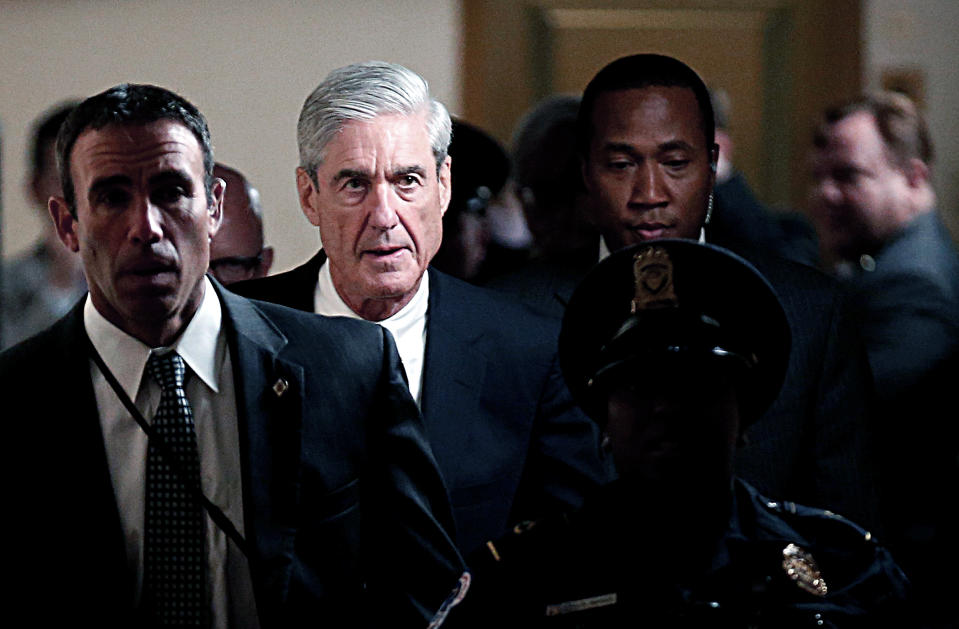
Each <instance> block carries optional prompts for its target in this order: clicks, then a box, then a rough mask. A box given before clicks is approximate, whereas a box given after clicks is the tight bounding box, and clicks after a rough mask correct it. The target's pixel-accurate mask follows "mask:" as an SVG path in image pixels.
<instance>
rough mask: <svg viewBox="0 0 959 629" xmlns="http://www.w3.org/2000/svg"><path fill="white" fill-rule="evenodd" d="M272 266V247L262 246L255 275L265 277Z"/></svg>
mask: <svg viewBox="0 0 959 629" xmlns="http://www.w3.org/2000/svg"><path fill="white" fill-rule="evenodd" d="M271 268H273V247H263V251H261V252H260V265H259V266H258V267H257V269H256V273H257V274H256V277H266V276H267V275H269V274H270V269H271Z"/></svg>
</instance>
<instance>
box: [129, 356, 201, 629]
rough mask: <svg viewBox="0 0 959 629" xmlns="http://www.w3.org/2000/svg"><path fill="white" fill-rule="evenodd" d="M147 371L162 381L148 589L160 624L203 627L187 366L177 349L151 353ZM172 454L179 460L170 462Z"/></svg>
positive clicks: (150, 473) (151, 471)
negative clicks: (161, 444) (186, 380)
mask: <svg viewBox="0 0 959 629" xmlns="http://www.w3.org/2000/svg"><path fill="white" fill-rule="evenodd" d="M146 370H147V373H149V374H150V376H151V377H152V378H153V379H154V380H155V381H156V382H157V383H158V384H159V385H160V389H161V394H160V406H159V407H158V408H157V412H156V416H155V417H154V418H153V429H154V430H155V431H156V434H157V435H158V436H159V441H162V443H163V444H165V447H163V448H161V447H157V445H158V444H156V443H153V440H151V442H150V444H149V450H148V453H147V480H146V513H145V541H144V551H143V554H144V575H145V576H144V592H145V597H146V600H147V601H148V602H149V604H150V605H151V606H152V609H153V613H154V622H155V623H156V625H157V626H159V627H203V626H205V623H206V616H207V609H206V605H205V603H204V598H205V596H204V595H205V591H206V578H205V575H204V573H205V569H206V556H205V544H204V517H203V508H202V507H201V506H200V504H199V501H198V500H197V499H196V498H195V497H194V493H193V490H191V488H190V485H193V486H194V487H195V488H196V489H197V490H198V489H199V488H200V457H199V455H198V453H197V444H196V432H195V431H194V428H193V409H192V408H191V407H190V402H189V401H187V399H186V393H185V392H184V390H183V376H184V373H185V371H186V368H185V366H184V364H183V359H182V358H181V357H180V355H179V354H177V353H176V352H172V351H171V352H166V353H164V354H157V353H153V354H151V355H150V360H149V361H148V362H147V366H146ZM171 454H172V456H174V457H175V458H176V459H177V461H176V463H175V464H172V465H171V462H170V461H169V459H168V457H169V456H170V455H171Z"/></svg>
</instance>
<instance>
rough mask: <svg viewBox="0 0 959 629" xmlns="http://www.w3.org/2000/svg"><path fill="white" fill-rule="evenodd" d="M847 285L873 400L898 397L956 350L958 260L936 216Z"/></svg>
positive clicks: (912, 226) (922, 220) (907, 231)
mask: <svg viewBox="0 0 959 629" xmlns="http://www.w3.org/2000/svg"><path fill="white" fill-rule="evenodd" d="M873 262H874V265H873V266H872V267H871V270H863V269H859V270H857V272H856V273H855V274H854V275H853V277H851V278H850V279H849V280H848V282H847V284H848V285H849V287H850V289H851V292H852V295H853V298H854V300H855V303H856V304H857V305H858V306H859V308H860V309H861V316H862V320H863V339H864V340H865V343H866V351H867V352H868V354H869V362H870V364H871V365H872V371H873V374H874V375H875V378H876V389H877V392H878V395H879V396H880V399H882V400H883V401H887V402H892V401H895V400H897V399H900V398H901V397H902V396H903V395H904V394H907V393H908V392H909V391H910V390H911V389H913V388H914V387H916V386H917V385H919V384H920V383H921V381H922V380H923V378H924V377H926V376H927V375H928V374H929V373H930V372H933V371H935V370H936V369H937V368H939V367H940V366H941V365H943V364H944V363H945V362H946V361H947V360H948V359H949V358H950V357H951V356H952V355H954V354H955V353H956V352H957V351H959V255H957V254H956V248H955V245H954V244H953V242H952V238H951V237H950V236H949V233H948V231H946V228H945V226H944V225H943V224H942V221H941V220H940V219H939V215H938V214H937V213H936V212H928V213H926V214H922V215H920V216H918V217H916V218H915V219H914V220H913V221H911V222H910V223H909V224H908V225H907V226H906V227H905V228H904V229H903V230H902V231H901V232H900V233H899V234H898V235H897V236H896V237H895V238H893V239H892V240H891V241H890V242H888V243H886V244H885V245H884V246H883V248H882V249H881V250H880V251H879V252H877V253H876V254H875V258H874V260H873Z"/></svg>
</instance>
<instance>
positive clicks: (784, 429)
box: [523, 54, 877, 527]
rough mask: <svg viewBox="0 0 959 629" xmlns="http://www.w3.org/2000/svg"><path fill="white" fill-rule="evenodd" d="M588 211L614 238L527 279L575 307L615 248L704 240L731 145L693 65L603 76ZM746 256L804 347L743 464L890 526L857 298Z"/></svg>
mask: <svg viewBox="0 0 959 629" xmlns="http://www.w3.org/2000/svg"><path fill="white" fill-rule="evenodd" d="M577 145H578V151H579V154H580V160H581V163H582V173H583V180H584V184H585V186H586V196H587V205H588V213H589V215H590V216H591V217H592V220H593V222H594V223H595V224H596V226H597V227H598V229H599V231H600V234H601V238H600V239H598V242H597V243H596V245H594V247H593V249H592V252H591V253H592V255H591V256H588V257H579V256H577V257H575V258H573V257H570V261H569V262H560V263H556V264H554V265H553V267H552V268H551V269H548V272H541V273H539V274H538V277H539V278H541V279H543V280H544V281H539V282H535V283H532V284H530V285H529V286H527V287H525V288H524V289H523V292H524V293H525V295H524V296H525V297H526V298H527V299H529V300H530V301H534V302H536V305H537V306H538V307H539V309H540V310H544V311H551V312H553V313H554V314H555V315H556V316H562V313H563V310H564V308H565V305H566V303H567V302H568V301H569V296H570V295H571V294H572V292H573V289H574V288H575V286H576V285H577V284H578V283H579V281H580V280H582V278H583V277H584V276H585V275H586V273H587V271H588V270H589V269H590V268H591V267H592V265H593V264H595V263H596V262H597V261H599V260H600V259H602V258H604V257H606V255H608V253H609V252H610V251H617V250H619V249H621V248H623V247H626V246H628V245H632V244H638V243H641V242H646V241H648V240H653V239H657V238H686V239H691V240H700V239H702V238H704V236H703V227H704V225H706V224H707V223H708V222H709V220H710V213H711V211H712V205H713V200H712V190H713V185H714V183H715V176H716V173H715V169H716V162H717V158H718V147H717V146H716V144H715V140H714V118H713V112H712V106H711V104H710V100H709V93H708V91H707V89H706V86H705V84H704V83H703V81H702V79H700V77H699V76H698V75H697V74H696V72H694V71H693V70H692V69H691V68H690V67H689V66H687V65H686V64H684V63H683V62H681V61H679V60H677V59H674V58H671V57H666V56H662V55H654V54H639V55H632V56H629V57H623V58H621V59H617V60H616V61H613V62H612V63H610V64H609V65H607V66H606V67H605V68H603V69H602V70H600V72H599V73H597V75H596V76H595V77H593V79H592V80H591V81H590V83H589V85H587V87H586V90H585V91H584V93H583V99H582V101H581V103H580V109H579V118H578V121H577ZM737 253H739V254H741V255H743V256H744V257H745V258H747V259H748V260H749V261H750V262H752V263H753V264H754V265H755V266H756V267H757V268H758V269H759V270H760V271H761V272H762V273H763V274H764V275H765V276H766V278H767V279H768V280H769V281H770V282H771V283H772V285H773V288H775V289H776V292H777V294H778V296H779V299H780V300H781V301H782V303H783V306H784V308H785V309H786V315H787V318H788V319H789V325H790V327H791V328H792V337H793V343H794V351H793V352H792V354H791V355H790V359H789V368H788V371H787V375H786V381H785V384H784V386H783V388H782V390H781V392H780V395H779V397H778V399H777V400H776V402H775V403H773V405H772V406H771V407H770V408H769V410H767V411H766V413H765V414H764V415H763V416H762V418H760V419H759V421H757V422H756V423H755V424H753V425H752V426H751V427H750V430H749V431H748V432H747V433H746V437H747V438H748V440H749V442H750V445H749V446H748V447H745V448H742V449H741V450H740V452H739V454H738V458H737V472H738V473H739V474H740V476H742V477H743V478H744V479H746V480H748V481H749V482H751V483H753V484H755V485H756V487H757V488H758V489H759V490H760V491H762V492H763V493H766V494H767V495H774V496H779V497H783V498H786V499H790V500H795V501H797V502H802V503H805V504H809V505H812V506H816V507H820V508H828V509H832V510H834V511H836V512H838V513H841V514H843V515H845V516H847V517H849V518H852V519H854V520H856V521H858V522H860V523H862V524H864V525H866V526H869V527H874V526H876V523H877V514H876V503H875V494H876V488H875V479H874V474H873V472H872V467H871V465H872V461H871V458H870V456H871V454H870V448H869V443H868V440H869V436H870V433H869V427H868V426H867V425H866V417H867V411H868V399H869V393H868V386H869V382H868V376H867V374H868V372H867V371H866V365H865V358H864V356H863V354H862V351H861V347H860V346H859V345H858V344H857V343H858V339H857V337H856V335H855V330H854V329H852V328H851V321H850V320H849V318H848V317H847V316H846V314H845V312H846V308H845V306H844V298H843V296H842V294H841V293H839V292H838V291H837V290H836V287H835V285H834V282H832V281H831V280H830V279H829V278H827V277H826V276H825V275H823V274H822V273H819V272H817V271H816V270H814V269H811V268H808V267H805V266H803V265H800V264H795V263H791V262H789V261H787V260H782V259H779V258H773V257H770V256H769V255H767V254H763V253H761V252H757V251H749V250H746V249H740V250H738V251H737Z"/></svg>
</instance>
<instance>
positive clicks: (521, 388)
mask: <svg viewBox="0 0 959 629" xmlns="http://www.w3.org/2000/svg"><path fill="white" fill-rule="evenodd" d="M450 126H451V122H450V117H449V114H448V113H447V112H446V109H445V107H443V105H442V104H440V103H439V102H438V101H436V100H435V99H433V98H432V97H431V96H430V94H429V90H428V88H427V85H426V81H424V80H423V78H422V77H420V76H419V75H417V74H416V73H414V72H412V71H410V70H409V69H407V68H404V67H403V66H398V65H395V64H389V63H382V62H369V63H363V64H355V65H351V66H347V67H344V68H340V69H338V70H334V71H333V72H332V73H331V74H330V75H329V76H328V77H327V78H326V79H325V80H324V81H323V82H322V83H321V84H320V85H319V86H318V87H317V88H316V90H314V92H313V93H312V94H311V95H310V96H309V97H308V98H307V100H306V103H305V104H304V106H303V109H302V111H301V113H300V120H299V124H298V133H297V135H298V142H299V148H300V167H299V168H298V169H297V187H298V190H299V197H300V205H301V207H302V209H303V212H304V214H305V215H306V217H307V218H308V219H309V220H310V222H311V223H312V224H314V225H316V226H317V227H319V231H320V238H321V240H322V241H323V250H321V251H320V252H319V253H318V254H317V255H316V256H314V257H313V259H312V260H310V261H309V262H307V263H305V264H304V265H302V266H300V267H298V268H296V269H293V270H292V271H290V272H288V273H283V274H280V275H277V276H274V277H268V278H265V279H261V280H254V281H252V282H249V283H240V284H237V285H235V289H236V290H237V291H238V292H239V293H240V294H243V295H247V296H250V297H256V298H259V299H264V300H267V301H275V302H277V303H281V304H284V305H287V306H292V307H294V308H299V309H301V310H306V311H309V312H317V313H320V314H327V315H341V316H347V317H354V318H363V319H367V320H369V321H376V322H379V323H380V324H381V325H383V326H384V327H386V328H387V329H389V330H390V331H391V332H392V333H393V335H394V336H395V337H396V339H397V344H398V346H399V350H400V356H401V357H402V359H403V364H404V367H405V368H406V374H407V376H408V377H409V382H410V390H411V392H412V393H413V396H414V398H416V399H417V400H418V401H419V402H420V406H421V409H422V411H423V416H424V419H425V420H426V425H427V431H428V434H429V439H430V444H431V446H432V448H433V452H434V453H435V455H436V457H437V461H438V462H439V466H440V470H441V471H442V472H443V476H444V478H445V480H446V484H447V486H448V487H449V489H450V498H451V502H452V504H453V513H454V519H455V521H456V540H457V545H458V547H459V548H460V549H461V550H462V551H463V552H464V553H466V552H469V551H471V550H474V549H475V548H477V547H478V546H481V545H482V544H483V543H484V542H486V541H487V540H489V539H495V538H497V537H499V536H500V535H502V534H503V533H504V532H505V531H506V529H507V527H508V526H510V525H512V524H513V523H514V522H516V521H519V520H521V519H526V518H530V517H536V516H538V515H541V514H544V513H547V512H549V511H552V510H556V509H565V508H570V507H575V506H578V504H579V503H580V501H581V499H582V497H583V496H584V495H585V494H586V493H588V492H589V491H590V490H591V489H592V488H594V487H596V486H598V485H600V484H601V483H602V482H604V481H605V480H606V479H607V469H606V466H605V464H604V461H603V460H602V458H601V456H600V452H599V447H598V437H597V435H596V431H595V428H594V427H593V426H591V425H590V422H589V420H588V418H586V417H585V416H584V415H583V414H582V413H581V412H580V411H579V410H578V409H576V408H575V406H574V405H573V404H572V400H571V399H570V397H569V393H568V391H567V390H566V387H565V385H564V383H563V381H562V377H561V375H560V372H559V368H558V366H557V363H556V339H557V334H558V324H557V322H554V321H551V320H549V319H545V318H541V317H538V316H535V315H533V314H532V313H530V312H528V311H527V310H526V309H525V308H523V307H521V306H519V305H517V304H514V303H511V302H510V301H508V300H505V299H503V298H502V297H500V296H498V295H496V294H495V293H491V292H489V291H486V290H483V289H480V288H476V287H473V286H470V285H467V284H465V283H463V282H460V281H458V280H455V279H453V278H451V277H449V276H447V275H445V274H443V273H440V272H437V271H436V270H434V269H431V268H430V269H428V266H429V263H430V260H431V259H432V258H433V256H434V255H435V254H436V251H437V249H438V248H439V245H440V240H441V238H442V216H443V213H444V212H445V211H446V208H447V205H448V204H449V200H450V191H451V189H450V186H451V174H450V173H451V160H450V158H449V157H448V156H447V148H448V146H449V141H450ZM231 288H233V287H231Z"/></svg>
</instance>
